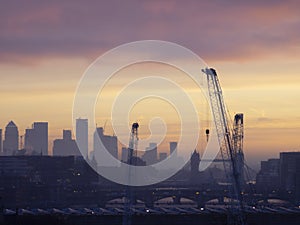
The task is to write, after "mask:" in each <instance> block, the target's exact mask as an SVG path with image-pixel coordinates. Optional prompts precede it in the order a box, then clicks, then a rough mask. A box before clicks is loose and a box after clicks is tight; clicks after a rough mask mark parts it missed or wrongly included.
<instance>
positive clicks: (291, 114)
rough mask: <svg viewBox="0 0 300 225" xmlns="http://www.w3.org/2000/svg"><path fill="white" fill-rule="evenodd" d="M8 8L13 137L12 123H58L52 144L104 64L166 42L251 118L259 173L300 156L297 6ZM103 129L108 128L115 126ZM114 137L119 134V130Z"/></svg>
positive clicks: (7, 80)
mask: <svg viewBox="0 0 300 225" xmlns="http://www.w3.org/2000/svg"><path fill="white" fill-rule="evenodd" d="M3 4H4V5H3V7H2V8H1V9H0V10H1V13H2V15H3V16H4V18H5V19H4V20H3V22H2V23H1V24H0V27H1V30H2V31H3V32H1V36H0V37H1V42H0V49H1V53H0V59H1V60H0V71H1V72H0V78H1V84H0V90H1V99H0V105H3V106H5V107H2V108H1V109H2V110H1V118H0V128H2V130H3V132H4V129H5V126H6V124H7V123H8V122H9V121H10V120H13V121H15V122H16V124H17V125H18V127H19V132H23V131H25V129H26V128H28V127H29V125H30V124H31V123H32V122H33V121H48V122H49V124H50V125H49V142H50V143H52V141H53V140H54V139H56V138H59V137H60V136H61V131H62V130H63V129H71V128H72V121H71V114H72V103H73V97H74V93H75V91H76V86H77V83H78V81H79V80H80V78H81V76H82V74H83V73H84V71H85V69H86V68H87V67H88V66H89V65H90V64H91V63H92V62H93V60H94V59H95V58H96V57H98V56H99V55H101V54H103V53H104V52H106V51H107V50H109V49H111V48H114V47H116V46H118V45H119V44H123V43H126V42H131V41H136V40H142V39H161V40H167V41H172V42H175V43H178V44H181V45H183V46H185V47H187V48H189V49H191V50H192V51H194V52H195V53H197V54H198V55H199V56H200V57H202V58H203V59H204V60H205V61H206V62H207V63H208V64H209V65H210V66H212V67H214V68H216V69H217V71H218V72H219V74H220V81H221V83H222V87H223V90H224V95H225V101H226V103H227V105H228V109H229V110H230V112H231V114H232V115H233V114H234V113H235V112H242V113H244V114H245V144H244V152H245V157H246V158H247V159H248V160H250V161H251V162H254V163H255V162H256V163H257V164H258V163H259V161H260V160H261V159H267V158H270V157H275V156H277V155H278V153H279V152H281V151H299V148H300V147H299V141H298V134H299V133H300V117H299V115H300V107H299V106H298V105H299V104H298V102H299V100H298V98H299V97H298V96H300V88H299V84H300V76H299V74H300V61H299V60H300V57H299V54H300V52H299V35H300V34H299V29H297V28H298V24H299V22H300V16H299V15H300V13H299V8H300V7H299V3H298V2H297V1H285V2H280V1H272V4H269V3H264V2H261V1H251V2H247V3H229V2H226V3H225V2H219V1H217V2H210V3H199V2H197V1H191V2H190V4H188V5H186V6H185V7H178V6H179V3H178V2H176V1H173V2H164V3H161V2H159V3H158V2H155V1H154V2H135V1H132V2H130V3H128V4H127V5H126V6H124V7H120V6H118V4H116V3H108V2H106V3H103V2H99V3H89V6H90V7H89V8H90V11H89V13H88V14H87V13H86V11H85V10H84V8H83V7H82V5H81V4H80V3H79V2H74V4H73V5H72V7H70V8H69V7H68V6H69V5H68V4H67V3H57V2H52V3H46V2H45V3H37V2H35V1H32V2H31V1H29V2H28V3H26V4H25V3H14V2H10V3H3ZM111 10H113V12H114V14H113V16H112V15H111V13H108V12H109V11H111ZM75 12H76V13H75ZM211 12H218V13H217V15H216V14H215V13H211ZM78 14H79V15H81V16H80V18H81V20H80V21H79V20H78V19H77V17H78V16H77V15H78ZM129 15H130V16H129ZM174 15H176V16H174ZM119 16H121V18H122V19H120V18H119ZM136 18H139V19H138V20H137V19H136ZM237 18H238V19H237ZM112 27H113V28H114V29H111V28H112ZM178 27H180V28H181V29H180V30H178ZM191 30H192V31H193V32H191ZM83 34H85V35H83ZM66 40H68V41H66ZM120 82H121V81H120ZM116 85H117V84H116ZM191 90H192V88H191ZM108 94H109V93H108ZM83 116H84V115H83ZM96 119H97V123H98V124H99V125H100V124H101V125H102V124H104V123H105V121H106V120H107V119H109V118H107V115H105V116H104V117H98V118H96ZM147 121H148V119H145V121H144V122H147ZM174 121H176V119H175V120H174ZM29 128H30V127H29ZM144 130H145V129H144ZM174 130H175V129H174ZM3 132H2V133H3ZM106 132H107V133H108V134H110V135H112V134H113V131H112V129H111V127H110V126H107V128H106ZM170 141H172V140H170ZM49 148H50V149H52V145H51V144H50V145H49Z"/></svg>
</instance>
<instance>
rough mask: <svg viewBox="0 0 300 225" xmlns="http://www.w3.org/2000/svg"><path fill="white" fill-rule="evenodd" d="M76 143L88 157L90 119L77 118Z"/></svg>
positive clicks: (84, 155)
mask: <svg viewBox="0 0 300 225" xmlns="http://www.w3.org/2000/svg"><path fill="white" fill-rule="evenodd" d="M76 143H77V145H78V148H79V149H80V151H81V153H82V156H83V157H88V146H89V142H88V119H80V118H79V119H76Z"/></svg>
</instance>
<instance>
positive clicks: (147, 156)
mask: <svg viewBox="0 0 300 225" xmlns="http://www.w3.org/2000/svg"><path fill="white" fill-rule="evenodd" d="M142 159H143V160H144V161H145V162H146V164H147V165H151V164H155V163H157V144H156V143H150V144H149V147H147V148H146V151H145V153H144V155H143V156H142Z"/></svg>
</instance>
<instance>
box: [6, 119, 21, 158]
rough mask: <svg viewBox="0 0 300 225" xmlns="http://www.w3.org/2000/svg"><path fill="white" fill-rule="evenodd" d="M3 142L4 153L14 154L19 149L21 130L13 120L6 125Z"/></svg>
mask: <svg viewBox="0 0 300 225" xmlns="http://www.w3.org/2000/svg"><path fill="white" fill-rule="evenodd" d="M4 138H5V139H4V142H3V153H4V155H13V153H14V152H16V151H17V150H18V149H19V131H18V127H17V126H16V124H15V123H14V122H13V121H10V122H9V123H8V124H7V126H6V127H5V137H4Z"/></svg>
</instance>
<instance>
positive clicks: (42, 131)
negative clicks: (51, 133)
mask: <svg viewBox="0 0 300 225" xmlns="http://www.w3.org/2000/svg"><path fill="white" fill-rule="evenodd" d="M32 129H33V130H34V131H33V132H34V143H33V148H34V151H35V152H36V153H38V154H42V155H48V122H34V123H33V125H32Z"/></svg>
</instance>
